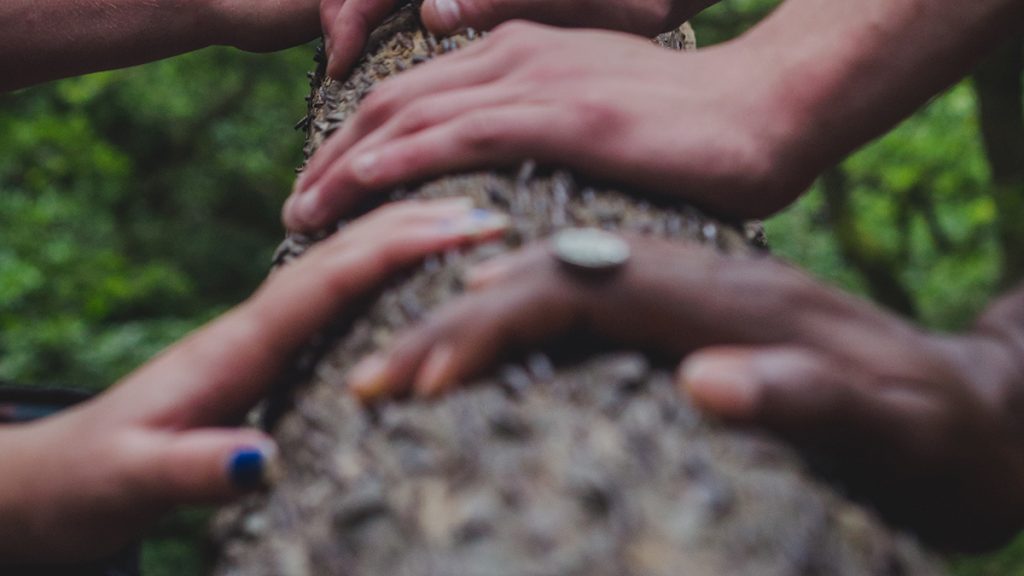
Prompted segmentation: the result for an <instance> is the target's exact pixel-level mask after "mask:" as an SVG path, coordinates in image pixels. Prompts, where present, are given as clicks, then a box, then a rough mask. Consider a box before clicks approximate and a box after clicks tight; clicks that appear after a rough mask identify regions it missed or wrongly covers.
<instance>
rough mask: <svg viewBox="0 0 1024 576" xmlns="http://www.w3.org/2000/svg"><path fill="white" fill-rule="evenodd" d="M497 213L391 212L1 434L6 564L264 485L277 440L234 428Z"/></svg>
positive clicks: (484, 230) (60, 556)
mask: <svg viewBox="0 0 1024 576" xmlns="http://www.w3.org/2000/svg"><path fill="white" fill-rule="evenodd" d="M488 214H489V213H484V212H481V211H474V210H472V209H471V206H470V205H468V204H467V203H466V201H462V200H456V201H450V200H449V201H437V202H408V203H404V204H394V205H390V206H387V207H385V208H382V209H380V210H378V211H377V212H375V213H374V214H371V215H369V216H367V217H366V218H364V219H361V220H359V221H358V222H355V223H353V224H351V225H350V226H348V227H347V228H345V229H344V230H343V231H342V232H339V233H338V234H337V235H336V236H335V237H334V238H332V239H330V240H328V241H325V242H324V243H323V244H321V245H319V246H317V247H315V248H313V249H311V251H310V252H309V253H308V254H307V255H306V256H304V257H302V258H301V259H299V260H298V261H297V262H295V263H294V264H292V265H290V266H289V267H287V268H286V269H284V270H282V271H280V272H278V273H275V274H274V275H273V276H271V278H270V279H269V280H268V281H267V282H266V284H265V285H264V286H263V287H262V288H261V289H260V290H259V291H258V292H257V293H256V294H255V295H254V296H253V297H252V298H251V299H249V300H248V301H247V302H245V303H244V304H242V305H240V306H238V307H237V308H235V309H234V310H232V311H230V312H228V313H227V314H225V315H224V316H222V317H221V318H220V319H218V320H216V321H215V322H213V323H212V324H210V325H208V326H206V327H205V328H203V329H201V330H199V331H198V332H196V333H194V334H193V335H191V336H189V337H188V338H186V339H185V340H183V341H182V342H180V343H178V344H177V345H175V346H173V347H172V348H170V349H169V350H168V351H166V352H165V353H164V354H162V355H161V356H160V357H158V358H156V359H155V360H153V361H151V362H150V363H149V364H147V365H145V366H143V367H142V368H140V369H139V370H138V371H136V372H135V373H133V374H131V375H129V376H128V377H126V378H125V379H124V380H123V381H122V382H121V383H119V384H118V385H117V386H116V387H114V388H113V389H112V390H110V391H109V392H107V393H106V394H103V395H102V396H101V397H99V398H97V399H96V400H94V401H91V402H89V403H87V404H84V405H81V406H79V407H76V408H74V409H72V410H70V411H68V412H65V413H62V414H60V415H57V416H54V417H52V418H48V419H44V420H41V421H38V422H37V423H33V424H28V425H20V426H8V427H0V454H3V462H4V464H3V472H2V474H0V509H2V510H3V514H2V515H0V559H2V560H3V562H11V561H13V562H34V561H42V562H74V561H83V560H90V559H95V558H97V557H102V556H104V555H106V554H108V553H111V552H113V551H115V550H117V549H118V548H119V547H120V546H122V545H123V544H125V543H126V542H127V541H129V540H130V539H132V538H134V537H138V535H139V534H140V532H141V531H142V529H144V528H145V527H146V526H147V525H148V524H149V523H150V522H151V521H153V520H154V519H155V518H156V517H157V516H159V515H160V514H161V513H163V512H164V511H166V510H167V509H168V508H170V507H171V506H174V505H178V504H187V503H206V502H220V501H223V500H226V499H229V498H232V497H234V496H237V495H239V494H241V493H244V492H245V491H247V490H251V489H254V488H257V487H259V486H260V485H261V484H262V483H263V482H264V481H266V480H267V476H268V472H269V471H270V469H271V467H272V464H273V459H274V453H275V452H274V448H273V446H274V445H273V443H272V441H271V440H270V438H269V437H267V436H265V435H264V434H263V433H261V432H258V431H255V430H243V429H235V428H231V427H229V426H231V425H232V423H236V422H238V421H240V419H241V417H242V416H243V415H244V414H245V412H246V411H248V410H249V409H250V408H251V407H252V406H253V405H254V404H255V403H256V402H257V401H258V400H259V399H260V398H261V397H262V396H263V395H264V393H265V391H266V388H267V385H268V384H269V382H270V381H272V380H273V379H274V377H275V375H277V374H278V373H279V372H280V370H281V369H282V367H283V365H284V364H285V363H286V362H287V361H288V360H289V358H290V356H291V354H292V353H293V352H294V351H295V350H296V349H297V348H298V347H299V346H300V345H301V344H302V343H303V342H305V341H306V340H307V339H308V338H309V336H310V335H312V334H313V333H314V332H315V331H316V330H318V329H320V328H321V327H323V325H324V324H326V323H327V322H329V321H330V319H331V318H333V317H336V316H337V314H338V313H339V312H340V311H341V310H342V309H343V308H344V307H345V306H346V305H348V304H349V303H350V302H352V301H353V300H354V299H356V298H358V297H360V296H362V295H363V294H364V293H365V292H366V291H368V290H370V289H371V288H373V287H374V286H376V285H377V284H378V283H380V282H381V281H383V280H385V279H387V278H388V277H390V276H391V274H392V273H393V272H395V271H396V270H398V269H400V268H402V267H404V266H406V265H409V264H412V263H414V262H415V261H416V260H418V259H419V258H421V257H423V256H424V255H426V254H428V253H431V252H435V251H442V250H445V249H449V248H452V247H455V246H457V245H459V244H462V243H465V242H467V241H470V240H475V239H478V238H483V237H489V236H493V235H494V234H495V233H497V232H499V231H500V230H501V229H502V228H503V227H504V225H505V219H504V217H497V216H490V217H488Z"/></svg>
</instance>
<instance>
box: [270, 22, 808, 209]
mask: <svg viewBox="0 0 1024 576" xmlns="http://www.w3.org/2000/svg"><path fill="white" fill-rule="evenodd" d="M765 58H766V56H765V54H764V53H763V52H762V51H760V50H759V49H757V47H756V46H752V45H750V44H748V43H742V42H738V41H737V42H734V43H731V44H725V45H721V46H719V47H714V48H710V49H707V50H703V51H700V52H697V53H687V54H683V53H674V52H671V51H668V50H665V49H663V48H658V47H656V46H653V45H652V44H651V43H650V42H649V41H647V40H644V39H641V38H638V37H634V36H629V35H626V34H622V33H615V32H602V31H593V30H586V31H574V30H568V31H567V30H560V29H556V28H550V27H547V26H542V25H539V24H527V23H519V22H516V23H511V24H505V25H503V26H501V27H500V28H498V30H497V31H495V32H494V33H493V34H492V35H491V36H490V37H488V38H485V39H484V40H482V41H481V42H479V43H477V44H475V45H472V46H469V47H467V48H465V49H463V50H460V51H459V52H456V53H454V54H450V55H445V56H442V57H441V58H438V59H436V60H435V61H432V62H430V63H428V64H427V65H424V66H420V67H417V68H415V69H413V70H410V71H408V72H406V73H403V74H401V75H400V76H398V77H396V78H393V79H390V80H388V81H386V82H384V83H382V84H381V85H379V86H378V87H377V88H376V89H375V90H374V91H373V92H372V93H371V94H370V95H369V96H368V97H367V98H366V99H365V100H364V101H363V103H362V104H361V106H360V108H359V110H358V111H357V112H356V114H355V115H354V116H353V117H352V118H351V119H349V120H348V122H346V124H345V125H344V127H343V128H342V129H341V130H340V131H339V132H338V133H336V134H335V135H334V136H332V137H331V138H330V139H329V140H328V141H327V142H326V143H325V144H324V145H323V147H321V149H320V150H319V151H318V152H317V154H316V155H315V156H314V157H313V159H312V160H311V162H310V163H309V166H308V167H307V168H306V170H305V172H304V173H303V174H302V176H301V177H300V178H299V181H298V183H297V185H296V191H295V192H294V194H293V196H292V198H290V199H289V201H288V202H287V203H286V205H285V209H284V221H285V223H286V224H287V225H288V226H289V227H291V228H293V229H315V228H319V227H322V226H325V225H328V224H330V223H331V222H333V221H334V220H335V219H337V218H338V217H339V215H341V214H344V213H345V211H346V210H348V209H349V208H350V207H352V206H353V205H354V204H355V203H356V202H358V201H359V200H360V199H361V198H363V197H364V196H366V195H367V194H370V193H373V192H376V191H379V190H382V189H387V188H388V187H392V186H395V185H398V184H402V183H405V182H409V181H416V180H420V179H425V178H429V177H433V176H438V175H441V174H446V173H450V172H456V171H466V170H473V169H478V168H485V167H494V166H509V165H515V164H516V163H518V162H521V161H522V160H524V159H527V158H533V159H536V160H538V161H539V162H541V163H551V164H555V165H560V166H567V167H571V168H574V169H576V170H578V171H580V172H582V173H584V174H588V175H590V176H595V177H599V178H604V179H607V180H610V181H613V182H620V183H627V184H628V186H629V188H630V189H638V190H647V191H650V192H653V193H658V194H661V195H664V196H668V197H674V198H679V199H682V200H687V201H690V202H694V203H696V204H698V205H701V206H703V207H706V208H709V209H712V210H715V211H717V212H719V213H724V214H729V215H734V216H745V217H751V216H764V215H766V214H770V213H772V212H774V211H776V210H778V209H779V208H781V207H783V206H785V205H787V204H788V203H789V202H791V201H792V200H793V199H795V198H796V196H797V195H798V194H799V193H800V192H802V191H803V189H804V188H805V186H806V185H807V184H808V183H809V182H810V181H811V180H812V179H813V177H814V176H815V174H816V173H817V170H818V167H817V166H814V165H813V163H811V162H808V161H805V160H806V159H804V160H798V158H800V156H799V155H798V154H797V153H796V152H795V149H796V148H798V147H802V146H804V145H805V144H806V142H805V141H803V140H800V139H799V138H795V135H796V134H797V132H798V131H797V130H796V129H795V126H796V125H797V124H798V123H799V121H798V119H797V118H795V117H794V116H791V115H787V113H786V112H785V111H786V110H787V109H788V108H787V106H784V105H782V104H781V102H780V100H782V99H785V98H786V97H787V96H786V93H787V92H788V89H786V88H785V87H784V86H783V84H782V80H781V79H780V78H779V77H777V76H776V73H775V72H774V69H773V68H772V67H771V66H767V65H766V63H765Z"/></svg>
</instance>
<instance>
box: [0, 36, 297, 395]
mask: <svg viewBox="0 0 1024 576" xmlns="http://www.w3.org/2000/svg"><path fill="white" fill-rule="evenodd" d="M310 54H311V50H310V49H308V48H299V49H296V50H292V51H289V52H284V53H279V54H275V55H270V56H256V55H246V54H243V53H241V52H237V51H234V50H230V49H211V50H207V51H204V52H201V53H197V54H191V55H187V56H184V57H181V58H177V59H173V60H167V61H164V62H159V63H156V64H152V65H149V66H143V67H138V68H134V69H130V70H125V71H118V72H108V73H101V74H94V75H90V76H86V77H83V78H76V79H71V80H65V81H62V82H57V83H53V84H50V85H46V86H41V87H37V88H33V89H29V90H24V91H21V92H19V93H16V94H13V95H7V96H0V135H2V138H3V142H4V151H5V153H4V154H3V156H2V157H0V206H2V209H0V379H9V380H14V381H22V382H48V383H64V384H68V385H75V386H85V387H91V388H99V387H102V386H105V385H107V384H109V383H111V382H113V381H114V380H116V379H117V378H118V377H119V376H121V375H123V374H124V373H126V372H127V371H129V370H130V369H131V368H133V367H135V366H137V365H138V364H140V363H142V362H143V361H144V360H145V359H146V358H148V357H149V356H151V355H152V354H153V353H155V352H156V351H158V350H159V349H160V348H162V347H164V346H166V345H167V344H168V343H170V342H172V341H174V340H175V339H177V338H179V337H180V336H182V335H183V334H184V333H185V332H187V331H188V330H189V329H191V328H192V327H194V326H196V325H197V324H199V323H201V322H202V321H204V320H206V319H208V318H210V317H211V316H213V315H214V314H215V313H216V312H218V311H220V310H222V309H223V308H225V307H226V306H228V305H230V304H232V303H234V302H237V301H239V300H240V299H242V298H243V297H244V296H245V295H246V294H247V293H248V292H249V291H251V290H252V289H253V288H254V287H255V286H256V285H257V284H258V283H259V281H260V280H261V279H262V277H263V276H264V275H265V273H266V270H267V264H268V262H269V256H270V254H271V251H272V249H273V246H274V244H275V242H276V240H277V239H278V238H279V236H280V226H279V224H278V216H277V214H278V206H279V205H280V202H281V200H282V199H283V197H284V195H285V194H286V193H287V192H288V190H289V188H290V186H291V181H292V177H293V171H292V168H293V167H294V166H295V165H296V164H297V163H298V162H299V160H300V153H299V150H300V147H301V146H300V143H301V138H300V135H299V134H297V133H296V134H294V135H293V136H291V137H289V127H290V126H291V125H292V124H293V123H294V121H295V120H296V119H297V118H299V117H301V116H302V114H303V113H304V107H303V103H302V102H303V101H302V98H303V95H304V94H305V93H306V87H305V86H303V83H302V82H301V81H299V80H297V79H298V78H301V71H302V70H303V69H308V68H309V67H310V66H311V65H312V63H311V62H310ZM282 136H284V137H282Z"/></svg>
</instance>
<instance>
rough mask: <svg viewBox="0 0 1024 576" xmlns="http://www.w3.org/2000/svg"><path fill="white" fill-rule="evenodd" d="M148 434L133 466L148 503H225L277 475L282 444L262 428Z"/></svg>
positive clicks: (266, 483)
mask: <svg viewBox="0 0 1024 576" xmlns="http://www.w3.org/2000/svg"><path fill="white" fill-rule="evenodd" d="M146 436H147V439H146V440H145V441H144V442H143V443H142V444H141V445H139V446H138V449H137V450H134V451H133V452H134V453H135V455H136V456H135V457H134V458H132V459H131V464H130V467H131V468H132V470H131V472H130V474H131V475H132V477H133V478H134V479H135V480H136V484H135V485H136V486H137V487H139V489H140V490H141V491H142V492H143V493H142V494H139V497H140V499H142V500H144V501H149V502H153V503H161V504H164V505H170V506H174V505H183V504H207V503H218V502H224V501H227V500H230V499H232V498H235V497H238V496H240V495H241V494H244V493H246V492H249V491H252V490H255V489H258V488H260V487H263V486H266V485H268V484H269V483H270V482H272V481H273V478H274V476H275V475H276V470H277V466H278V464H277V447H276V444H274V441H273V440H272V439H270V437H268V436H267V435H265V434H263V433H261V432H259V431H256V430H249V429H245V430H242V429H223V430H221V429H207V430H196V431H189V432H172V433H166V432H158V433H153V434H147V435H146Z"/></svg>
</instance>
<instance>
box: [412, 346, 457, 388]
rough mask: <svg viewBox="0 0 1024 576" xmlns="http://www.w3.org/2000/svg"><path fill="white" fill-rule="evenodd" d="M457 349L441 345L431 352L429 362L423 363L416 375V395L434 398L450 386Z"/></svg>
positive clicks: (428, 357)
mask: <svg viewBox="0 0 1024 576" xmlns="http://www.w3.org/2000/svg"><path fill="white" fill-rule="evenodd" d="M454 358H455V349H454V348H452V347H451V346H450V345H448V344H441V345H439V346H436V347H435V348H434V349H433V350H431V351H430V355H429V356H427V361H426V362H424V363H423V367H422V368H420V371H419V374H417V375H416V394H417V395H419V396H434V395H436V394H437V393H438V392H440V391H441V390H443V389H444V388H445V387H447V385H448V384H450V382H449V380H450V379H451V376H450V374H451V366H452V360H453V359H454Z"/></svg>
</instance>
